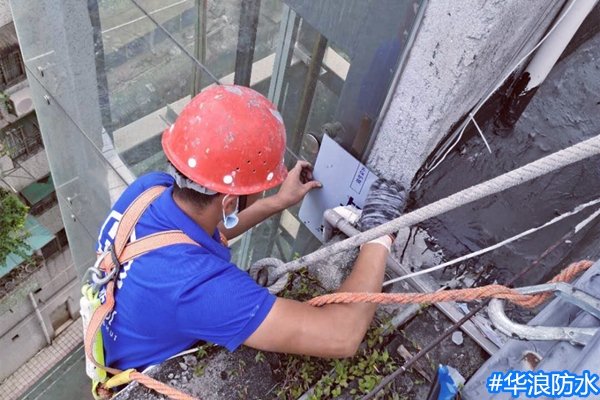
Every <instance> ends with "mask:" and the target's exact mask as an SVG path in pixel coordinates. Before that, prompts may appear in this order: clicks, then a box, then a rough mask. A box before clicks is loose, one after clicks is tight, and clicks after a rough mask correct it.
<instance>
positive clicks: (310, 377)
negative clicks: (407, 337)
mask: <svg viewBox="0 0 600 400" xmlns="http://www.w3.org/2000/svg"><path fill="white" fill-rule="evenodd" d="M324 292H325V290H324V289H323V288H322V287H321V285H320V284H319V282H318V281H317V280H316V279H315V278H313V277H312V276H311V275H310V274H309V273H308V270H306V269H302V270H300V271H299V272H297V273H295V274H294V275H293V276H292V279H290V282H289V283H288V286H287V287H286V289H284V291H283V292H282V295H283V296H284V297H287V298H294V299H297V300H301V301H303V300H308V299H309V298H311V297H313V296H316V295H320V294H324ZM390 321H391V317H390V316H385V317H383V318H375V319H374V321H373V323H372V324H371V327H370V328H369V330H368V331H367V334H366V336H365V342H364V343H363V345H362V346H361V348H360V349H359V350H358V352H357V353H356V355H355V356H354V357H352V358H347V359H342V360H325V359H321V358H312V357H306V356H294V355H279V356H278V357H279V359H280V363H281V370H282V373H283V379H282V382H281V384H280V386H279V387H278V391H277V397H278V398H279V399H286V400H287V399H297V398H298V397H300V396H302V394H304V393H306V392H307V391H308V390H310V389H311V388H312V389H313V390H312V393H311V394H310V395H309V396H308V398H309V399H310V400H323V399H330V398H336V397H338V396H340V395H341V394H342V392H343V391H348V392H349V393H350V394H352V395H354V396H356V397H357V398H360V397H362V396H363V395H364V394H366V393H368V392H369V391H371V390H372V389H373V388H374V387H375V386H376V385H377V384H378V383H379V382H380V381H381V380H382V379H383V377H384V376H387V375H389V374H391V373H392V372H393V371H395V370H396V369H397V368H398V366H397V364H396V361H395V360H394V359H393V357H392V356H391V355H390V353H389V352H388V350H387V349H386V348H385V345H386V339H385V338H384V336H383V333H384V332H385V331H386V327H387V326H388V325H389V323H390ZM257 357H258V355H257ZM391 396H392V395H391V394H390V396H389V397H390V398H391Z"/></svg>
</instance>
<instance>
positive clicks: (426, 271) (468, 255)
mask: <svg viewBox="0 0 600 400" xmlns="http://www.w3.org/2000/svg"><path fill="white" fill-rule="evenodd" d="M599 203H600V199H596V200H592V201H590V202H588V203H585V204H582V205H580V206H578V207H577V208H575V209H574V210H573V211H570V212H568V213H565V214H562V215H559V216H558V217H556V218H553V219H552V220H550V221H548V222H546V223H545V224H544V225H541V226H538V227H536V228H531V229H528V230H526V231H524V232H521V233H519V234H518V235H515V236H513V237H511V238H508V239H506V240H503V241H502V242H499V243H496V244H495V245H492V246H489V247H486V248H485V249H481V250H477V251H475V252H473V253H469V254H466V255H464V256H462V257H459V258H456V259H454V260H451V261H448V262H445V263H443V264H440V265H436V266H435V267H431V268H427V269H424V270H421V271H417V272H413V273H411V274H408V275H403V276H400V277H398V278H394V279H390V280H389V281H385V282H384V283H383V286H387V285H391V284H392V283H394V282H399V281H403V280H405V279H410V278H414V277H415V276H419V275H424V274H429V273H431V272H434V271H437V270H440V269H442V268H446V267H449V266H450V265H454V264H457V263H459V262H462V261H465V260H468V259H470V258H473V257H477V256H480V255H482V254H485V253H489V252H490V251H492V250H495V249H497V248H499V247H502V246H505V245H507V244H509V243H512V242H514V241H516V240H519V239H521V238H522V237H524V236H527V235H530V234H532V233H534V232H537V231H539V230H540V229H543V228H546V227H548V226H550V225H553V224H555V223H557V222H559V221H562V220H563V219H565V218H567V217H570V216H572V215H575V214H577V213H579V212H581V211H583V210H585V209H586V208H588V207H591V206H594V205H596V204H599ZM598 215H600V210H598V211H596V212H595V213H594V214H592V215H591V216H590V217H588V218H586V219H585V220H584V221H582V222H581V223H580V224H579V225H577V227H576V229H575V232H577V231H579V230H581V229H582V228H583V226H585V225H587V224H588V223H589V222H590V221H592V220H593V219H594V218H595V217H597V216H598Z"/></svg>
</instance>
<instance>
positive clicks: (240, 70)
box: [233, 0, 260, 86]
mask: <svg viewBox="0 0 600 400" xmlns="http://www.w3.org/2000/svg"><path fill="white" fill-rule="evenodd" d="M241 3H242V5H241V10H240V28H239V33H238V42H237V53H236V56H235V77H234V79H233V83H234V84H235V85H241V86H250V77H251V76H252V63H253V62H254V47H255V45H256V31H257V30H258V17H259V16H260V0H241Z"/></svg>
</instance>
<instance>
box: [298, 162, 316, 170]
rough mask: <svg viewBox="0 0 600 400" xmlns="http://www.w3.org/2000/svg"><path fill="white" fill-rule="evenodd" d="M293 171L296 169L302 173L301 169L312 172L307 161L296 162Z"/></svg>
mask: <svg viewBox="0 0 600 400" xmlns="http://www.w3.org/2000/svg"><path fill="white" fill-rule="evenodd" d="M294 169H297V170H299V171H302V170H303V169H308V170H310V171H312V169H313V168H312V165H310V163H309V162H308V161H304V160H298V162H296V166H295V167H294Z"/></svg>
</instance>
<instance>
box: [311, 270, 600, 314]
mask: <svg viewBox="0 0 600 400" xmlns="http://www.w3.org/2000/svg"><path fill="white" fill-rule="evenodd" d="M593 264H594V262H593V261H588V260H584V261H578V262H576V263H573V264H571V265H569V266H568V267H567V268H565V269H564V270H563V271H561V273H560V274H558V275H557V276H555V277H554V278H553V279H552V280H551V281H550V282H549V283H556V282H567V281H569V280H571V279H572V278H574V277H575V276H576V275H578V274H579V273H581V272H583V271H585V270H587V269H588V268H590V267H591V266H592V265H593ZM550 296H551V293H540V294H536V295H525V294H521V293H519V292H517V291H516V290H513V289H509V288H507V287H506V286H502V285H489V286H482V287H478V288H471V289H457V290H444V291H440V292H434V293H347V292H343V293H332V294H327V295H324V296H319V297H315V298H314V299H311V300H309V301H308V304H309V305H311V306H315V307H318V306H322V305H325V304H333V303H336V304H339V303H344V304H347V303H377V304H414V303H427V304H432V303H445V302H447V301H462V302H469V301H473V300H479V299H487V298H490V297H494V298H497V299H504V300H508V301H510V302H511V303H514V304H517V305H520V306H523V307H527V308H533V307H537V306H538V305H540V304H542V303H543V302H544V301H546V299H547V298H548V297H550Z"/></svg>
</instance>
